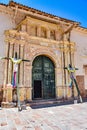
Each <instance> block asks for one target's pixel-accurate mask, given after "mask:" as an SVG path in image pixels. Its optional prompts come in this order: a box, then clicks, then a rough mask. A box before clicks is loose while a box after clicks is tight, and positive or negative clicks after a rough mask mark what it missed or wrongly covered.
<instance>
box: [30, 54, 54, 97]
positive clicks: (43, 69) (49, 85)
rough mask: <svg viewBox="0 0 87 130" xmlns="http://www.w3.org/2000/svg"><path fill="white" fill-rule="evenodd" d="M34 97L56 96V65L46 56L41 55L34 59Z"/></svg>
mask: <svg viewBox="0 0 87 130" xmlns="http://www.w3.org/2000/svg"><path fill="white" fill-rule="evenodd" d="M32 85H33V91H32V92H33V99H40V98H42V99H51V98H55V66H54V64H53V62H52V61H51V60H50V59H49V58H48V57H46V56H43V55H40V56H37V57H36V58H35V60H34V61H33V70H32Z"/></svg>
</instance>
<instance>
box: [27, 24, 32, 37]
mask: <svg viewBox="0 0 87 130" xmlns="http://www.w3.org/2000/svg"><path fill="white" fill-rule="evenodd" d="M30 29H31V27H30V26H29V25H27V33H28V34H29V35H30Z"/></svg>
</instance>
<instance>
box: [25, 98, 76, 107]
mask: <svg viewBox="0 0 87 130" xmlns="http://www.w3.org/2000/svg"><path fill="white" fill-rule="evenodd" d="M72 103H74V102H73V100H72V99H71V100H64V99H61V100H59V99H47V100H33V101H30V102H28V103H27V104H26V105H27V106H28V105H29V106H30V107H32V108H41V107H50V106H58V105H67V104H72Z"/></svg>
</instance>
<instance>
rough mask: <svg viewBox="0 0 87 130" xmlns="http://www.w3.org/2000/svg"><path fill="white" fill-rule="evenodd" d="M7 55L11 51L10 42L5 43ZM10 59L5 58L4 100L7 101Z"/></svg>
mask: <svg viewBox="0 0 87 130" xmlns="http://www.w3.org/2000/svg"><path fill="white" fill-rule="evenodd" d="M5 52H6V53H5V56H6V57H8V52H9V43H6V44H5ZM7 67H8V60H5V69H4V84H3V102H6V101H7V99H6V84H7V79H8V71H7V70H8V68H7Z"/></svg>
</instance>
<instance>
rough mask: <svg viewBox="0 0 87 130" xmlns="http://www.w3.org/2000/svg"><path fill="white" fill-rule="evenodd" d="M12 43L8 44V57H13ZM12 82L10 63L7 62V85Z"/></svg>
mask: <svg viewBox="0 0 87 130" xmlns="http://www.w3.org/2000/svg"><path fill="white" fill-rule="evenodd" d="M13 46H14V45H13V43H10V47H9V57H13V51H14V50H13V48H14V47H13ZM11 82H12V61H10V60H9V64H8V84H11Z"/></svg>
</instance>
